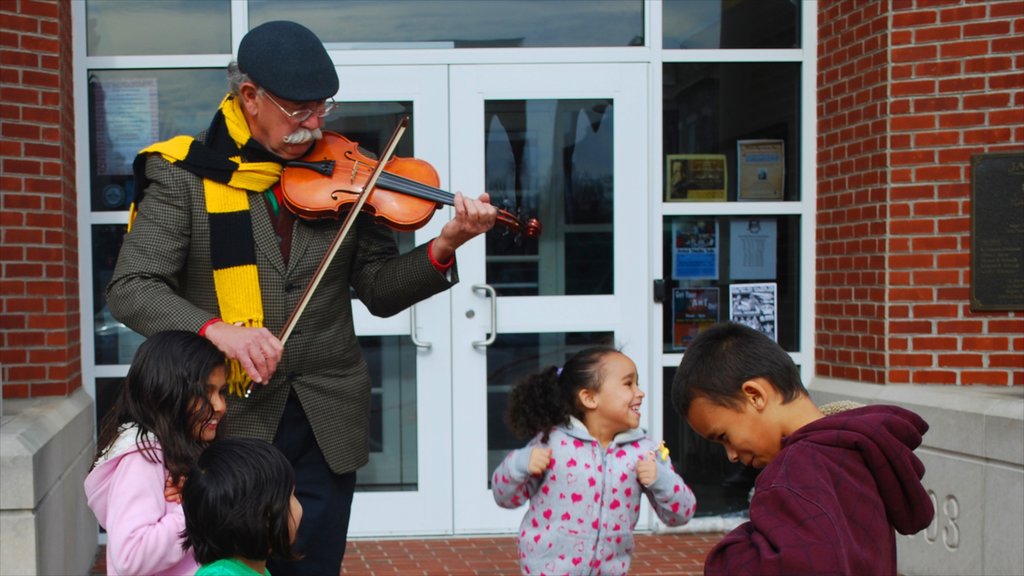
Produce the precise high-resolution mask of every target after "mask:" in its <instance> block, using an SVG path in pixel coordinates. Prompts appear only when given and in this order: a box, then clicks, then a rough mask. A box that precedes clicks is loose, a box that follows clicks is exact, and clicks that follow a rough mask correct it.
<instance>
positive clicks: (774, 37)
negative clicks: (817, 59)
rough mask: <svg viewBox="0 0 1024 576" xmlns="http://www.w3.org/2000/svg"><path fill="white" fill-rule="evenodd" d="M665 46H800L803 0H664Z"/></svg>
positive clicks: (663, 43) (692, 47) (663, 38)
mask: <svg viewBox="0 0 1024 576" xmlns="http://www.w3.org/2000/svg"><path fill="white" fill-rule="evenodd" d="M661 13H662V20H663V23H664V30H663V35H662V47H663V48H666V49H674V48H688V49H696V48H704V49H715V48H799V47H800V0H663V3H662V12H661Z"/></svg>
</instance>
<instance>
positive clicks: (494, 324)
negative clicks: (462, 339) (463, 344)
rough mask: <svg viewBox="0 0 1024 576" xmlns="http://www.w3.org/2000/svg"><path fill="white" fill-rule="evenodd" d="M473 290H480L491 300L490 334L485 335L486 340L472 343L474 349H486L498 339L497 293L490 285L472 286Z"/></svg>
mask: <svg viewBox="0 0 1024 576" xmlns="http://www.w3.org/2000/svg"><path fill="white" fill-rule="evenodd" d="M473 290H482V291H484V292H486V293H487V295H488V296H490V298H491V333H490V334H488V335H487V339H486V340H477V341H476V342H473V347H474V348H486V347H488V346H490V345H491V344H494V341H495V340H497V339H498V293H497V292H495V291H494V287H493V286H491V285H490V284H473Z"/></svg>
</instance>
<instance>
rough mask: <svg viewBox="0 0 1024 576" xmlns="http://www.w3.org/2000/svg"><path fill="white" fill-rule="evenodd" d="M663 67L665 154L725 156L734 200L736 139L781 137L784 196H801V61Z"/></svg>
mask: <svg viewBox="0 0 1024 576" xmlns="http://www.w3.org/2000/svg"><path fill="white" fill-rule="evenodd" d="M663 70H664V78H663V85H664V87H663V121H662V124H663V137H664V153H665V154H666V155H676V154H697V155H708V154H712V155H714V154H717V155H724V157H725V159H726V163H725V165H726V166H727V167H728V168H729V170H730V173H729V174H728V175H727V178H726V183H727V190H726V193H727V194H726V196H727V199H728V200H729V201H735V200H736V197H737V194H736V188H737V180H738V178H737V169H736V167H737V160H736V159H737V141H739V140H782V141H783V146H782V147H783V149H784V150H785V154H784V159H783V166H784V171H783V175H784V178H783V182H784V183H783V189H784V192H785V196H784V200H789V201H796V200H799V199H800V64H799V63H795V62H782V63H775V62H767V63H762V62H752V63H750V62H737V63H727V64H715V63H711V64H707V63H670V64H664V67H663ZM663 177H664V178H669V177H670V176H669V175H667V174H665V175H663ZM663 186H664V184H663Z"/></svg>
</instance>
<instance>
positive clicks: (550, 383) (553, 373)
mask: <svg viewBox="0 0 1024 576" xmlns="http://www.w3.org/2000/svg"><path fill="white" fill-rule="evenodd" d="M612 353H616V354H618V353H620V352H619V351H618V350H616V349H615V348H611V347H608V346H595V347H592V348H586V349H583V350H580V351H579V352H577V353H576V354H573V355H572V356H571V357H570V358H569V359H568V360H566V362H565V365H564V366H563V367H562V369H561V371H559V369H558V367H557V366H548V367H547V368H545V369H544V370H542V371H540V372H538V373H536V374H531V375H529V376H527V377H526V378H524V379H523V380H520V381H519V383H517V384H516V385H515V387H514V388H512V393H511V394H510V395H509V400H508V412H507V413H506V414H505V422H506V424H508V427H509V429H510V430H512V433H514V434H515V435H516V436H517V437H519V438H522V439H524V440H525V439H529V438H532V437H534V436H536V435H537V434H538V433H543V434H544V436H543V438H542V441H543V442H547V441H548V434H549V433H550V432H551V428H553V427H555V426H558V425H565V424H568V423H569V416H575V417H577V418H579V419H580V420H582V419H583V409H582V408H581V407H580V405H579V401H578V397H579V391H580V390H581V389H583V388H587V389H589V390H594V391H596V390H597V389H598V388H600V387H601V360H602V359H603V358H604V357H605V355H607V354H612Z"/></svg>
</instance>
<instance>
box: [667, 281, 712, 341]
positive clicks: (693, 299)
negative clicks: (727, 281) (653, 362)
mask: <svg viewBox="0 0 1024 576" xmlns="http://www.w3.org/2000/svg"><path fill="white" fill-rule="evenodd" d="M717 322H718V288H673V289H672V349H673V350H686V347H687V346H689V345H690V342H692V341H693V338H694V337H695V336H697V334H699V333H700V332H701V331H702V330H706V329H707V328H710V327H711V326H714V325H715V323H717Z"/></svg>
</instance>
